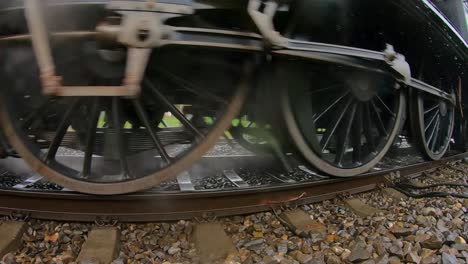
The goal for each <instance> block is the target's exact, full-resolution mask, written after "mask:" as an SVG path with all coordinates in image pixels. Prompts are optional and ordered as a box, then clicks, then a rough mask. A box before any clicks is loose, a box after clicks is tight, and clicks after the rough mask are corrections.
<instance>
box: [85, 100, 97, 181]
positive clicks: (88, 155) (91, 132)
mask: <svg viewBox="0 0 468 264" xmlns="http://www.w3.org/2000/svg"><path fill="white" fill-rule="evenodd" d="M99 110H100V109H99V98H95V99H94V102H93V103H92V106H91V119H90V120H89V126H88V131H87V135H88V136H87V138H86V150H85V155H84V162H83V171H82V176H83V177H85V178H87V177H89V176H90V175H91V162H92V158H93V151H94V140H95V139H96V130H97V125H98V121H99V113H100V112H99Z"/></svg>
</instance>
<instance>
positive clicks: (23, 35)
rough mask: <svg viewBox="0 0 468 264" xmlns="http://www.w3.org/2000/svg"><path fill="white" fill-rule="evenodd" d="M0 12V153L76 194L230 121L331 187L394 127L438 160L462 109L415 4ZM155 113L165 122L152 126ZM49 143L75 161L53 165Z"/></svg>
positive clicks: (188, 4) (461, 75) (169, 160)
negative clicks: (300, 160) (174, 123)
mask: <svg viewBox="0 0 468 264" xmlns="http://www.w3.org/2000/svg"><path fill="white" fill-rule="evenodd" d="M356 2H357V1H356ZM0 8H1V9H2V10H1V15H0V25H1V26H0V30H1V34H2V37H1V38H0V43H1V45H2V49H1V55H0V56H1V58H2V59H1V61H2V69H1V71H0V74H1V78H2V87H1V96H0V100H1V107H2V111H1V119H0V120H1V126H2V129H3V130H2V134H3V135H4V136H5V138H6V139H7V140H8V142H9V144H11V145H12V146H13V149H14V151H13V150H8V148H9V147H8V146H7V143H6V142H7V140H6V139H5V140H3V146H4V147H3V151H4V152H5V151H7V152H8V154H9V155H13V156H14V155H16V154H18V155H19V156H20V157H21V158H23V159H24V160H25V161H26V162H27V163H28V164H29V165H30V166H31V167H32V169H33V170H35V171H37V172H39V173H41V174H43V175H45V176H46V177H47V178H48V179H50V180H51V181H53V182H56V183H58V184H61V185H63V186H65V187H68V188H70V189H74V190H77V191H81V192H86V193H93V194H119V193H128V192H134V191H138V190H143V189H147V188H150V187H151V186H154V185H156V184H158V183H160V182H162V181H164V180H167V179H169V178H170V177H173V176H175V175H176V174H177V173H179V172H181V171H183V170H184V169H186V168H187V167H188V166H190V165H191V164H192V163H194V162H195V161H196V160H197V159H198V158H200V157H201V156H202V155H203V154H204V153H205V152H206V151H208V150H209V149H210V148H211V147H212V146H213V145H214V144H215V143H216V141H217V140H218V139H219V137H220V136H221V135H222V134H223V133H224V132H225V131H226V130H228V129H229V126H230V125H231V124H232V120H233V119H235V118H236V117H237V116H244V117H247V119H249V120H248V122H247V123H245V122H239V124H238V125H237V126H236V127H234V128H232V129H231V131H232V135H233V136H234V137H235V138H237V139H238V140H239V141H240V142H244V143H246V140H245V137H244V136H246V135H247V136H248V137H247V138H252V137H254V138H255V137H257V140H256V141H255V140H254V141H248V142H247V143H246V144H250V145H251V146H250V147H252V149H255V150H259V151H260V149H261V148H263V146H261V144H257V143H258V142H259V141H262V140H263V139H265V138H266V139H265V141H267V142H270V143H271V142H272V140H271V138H279V140H278V141H279V142H280V143H278V142H276V141H275V140H273V141H275V142H276V143H274V144H273V145H274V147H273V149H275V150H276V151H277V152H281V151H285V150H286V149H288V148H291V149H294V151H299V152H300V153H301V154H302V156H303V157H304V158H305V160H307V161H308V162H310V164H311V165H313V166H314V167H316V168H317V169H319V170H321V171H322V172H325V173H327V174H330V175H335V176H342V177H347V176H354V175H357V174H360V173H364V172H366V171H368V170H370V169H371V168H372V167H374V166H375V164H376V163H377V162H378V161H379V160H381V159H382V157H383V156H384V155H385V153H386V152H387V151H388V149H389V148H390V146H391V145H392V143H393V141H394V139H395V137H396V136H397V135H399V133H400V131H401V129H402V127H403V126H405V129H404V130H405V131H407V132H408V133H410V134H411V138H413V139H414V140H415V141H416V142H417V143H418V144H419V146H420V149H421V151H422V152H423V153H424V154H425V156H427V157H428V158H431V159H440V158H441V157H442V156H443V155H444V153H445V152H446V151H447V149H448V148H449V145H450V141H451V138H452V131H453V128H454V123H455V121H454V118H455V115H456V114H459V113H460V116H462V114H463V107H462V104H463V101H462V99H461V98H462V95H461V93H462V86H463V85H465V83H466V70H467V67H466V66H467V59H468V56H467V44H466V42H465V41H464V40H463V38H462V37H461V36H460V35H459V34H458V33H457V32H456V30H455V29H454V28H453V26H452V25H451V24H450V23H449V22H448V21H447V20H446V19H445V18H444V17H443V16H442V15H441V14H440V13H439V12H438V11H437V10H436V9H435V8H434V6H433V5H432V4H430V3H429V2H427V1H426V0H422V1H416V0H412V1H378V3H377V2H376V1H359V3H352V1H341V0H335V1H328V2H326V3H325V2H324V1H309V0H306V1H302V0H296V1H260V0H248V1H218V0H216V1H185V0H167V1H157V2H155V1H85V0H68V1H65V0H63V1H59V0H51V1H48V5H45V4H44V3H43V1H37V0H25V1H24V4H23V1H2V3H1V4H0ZM326 43H327V44H326ZM328 43H333V44H328ZM385 44H387V45H386V46H385ZM390 44H391V45H390ZM392 45H393V46H392ZM357 47H359V48H357ZM376 50H384V51H382V52H380V51H376ZM395 50H397V51H398V52H399V53H397V52H396V51H395ZM402 54H403V55H404V56H403V55H402ZM244 103H245V107H243V108H241V106H242V105H243V104H244ZM180 106H185V107H180ZM166 112H171V113H172V114H173V115H174V116H175V117H176V118H177V119H178V120H179V122H180V124H181V125H180V126H179V127H177V128H175V129H174V128H161V127H160V124H161V121H162V118H163V116H164V113H166ZM279 116H281V118H278V117H279ZM407 117H408V118H409V122H406V118H407ZM252 124H255V128H253V126H251V125H252ZM257 130H260V131H261V133H257V132H252V131H257ZM262 133H263V134H262ZM464 133H466V131H462V133H461V134H464ZM70 135H72V136H70ZM265 135H267V136H265ZM268 135H270V136H268ZM271 135H272V136H271ZM268 138H270V139H268ZM288 139H291V140H288ZM285 141H290V142H291V143H290V144H284V143H283V142H285ZM180 145H183V146H184V147H182V148H181V147H180ZM270 145H271V144H270ZM278 145H280V146H278ZM60 146H67V147H70V148H75V149H78V150H81V151H82V152H83V155H82V157H81V158H79V159H78V160H79V161H76V160H77V159H76V158H73V159H67V157H66V156H65V157H57V151H58V149H59V147H60ZM275 146H276V147H275ZM0 152H1V151H0Z"/></svg>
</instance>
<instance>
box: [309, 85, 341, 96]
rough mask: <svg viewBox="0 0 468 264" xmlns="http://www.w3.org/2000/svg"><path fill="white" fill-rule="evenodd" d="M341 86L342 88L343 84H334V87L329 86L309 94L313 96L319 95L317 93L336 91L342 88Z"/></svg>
mask: <svg viewBox="0 0 468 264" xmlns="http://www.w3.org/2000/svg"><path fill="white" fill-rule="evenodd" d="M341 86H342V85H341V84H333V85H330V86H327V87H325V88H321V89H318V90H313V91H311V92H310V93H309V94H311V95H312V94H317V93H321V92H324V91H328V90H330V89H334V88H337V87H341Z"/></svg>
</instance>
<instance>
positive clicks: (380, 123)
mask: <svg viewBox="0 0 468 264" xmlns="http://www.w3.org/2000/svg"><path fill="white" fill-rule="evenodd" d="M370 103H371V105H372V109H374V113H375V116H376V117H377V128H378V129H379V130H380V132H382V133H383V134H385V136H386V137H388V132H387V130H386V129H385V125H384V123H383V121H382V117H381V116H380V113H379V109H378V108H377V106H376V105H375V104H374V102H373V101H371V102H370Z"/></svg>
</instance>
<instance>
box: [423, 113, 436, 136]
mask: <svg viewBox="0 0 468 264" xmlns="http://www.w3.org/2000/svg"><path fill="white" fill-rule="evenodd" d="M439 111H440V110H437V112H436V113H435V114H434V115H433V116H432V118H431V121H429V124H427V126H425V127H424V132H426V131H427V130H428V129H429V127H430V126H431V125H432V122H434V120H435V119H436V117H438V116H439Z"/></svg>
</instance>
